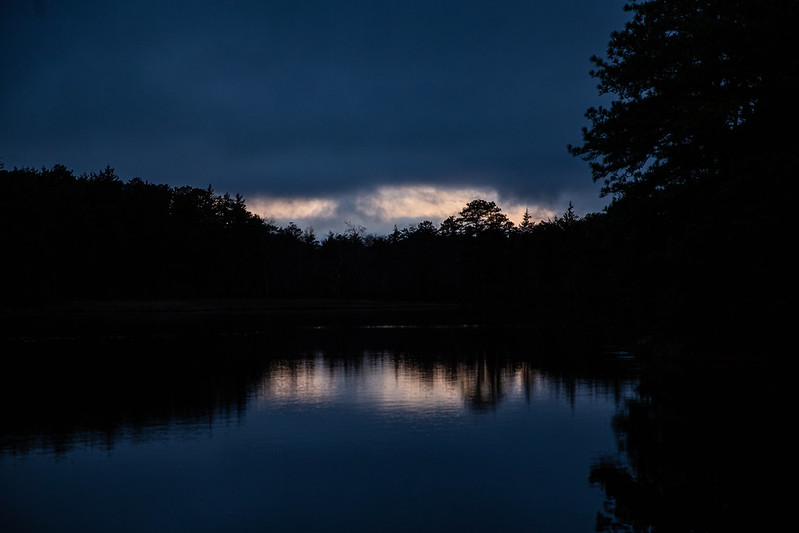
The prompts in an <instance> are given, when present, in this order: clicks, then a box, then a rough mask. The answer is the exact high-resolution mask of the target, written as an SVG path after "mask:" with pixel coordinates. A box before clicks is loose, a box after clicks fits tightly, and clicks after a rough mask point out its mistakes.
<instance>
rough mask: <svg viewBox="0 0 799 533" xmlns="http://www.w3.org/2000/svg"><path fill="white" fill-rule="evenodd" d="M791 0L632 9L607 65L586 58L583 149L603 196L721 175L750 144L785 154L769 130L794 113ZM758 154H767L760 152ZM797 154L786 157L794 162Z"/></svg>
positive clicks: (718, 0)
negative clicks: (592, 84)
mask: <svg viewBox="0 0 799 533" xmlns="http://www.w3.org/2000/svg"><path fill="white" fill-rule="evenodd" d="M798 5H799V3H797V2H796V1H788V2H784V1H776V0H771V1H769V0H767V1H755V0H737V1H730V0H706V1H703V2H694V1H684V0H683V1H677V2H674V1H665V0H650V1H645V2H635V1H631V2H629V3H628V4H627V5H626V6H625V9H626V10H627V11H630V12H632V14H633V15H632V19H631V20H630V21H629V22H628V23H626V24H625V26H624V29H623V30H621V31H616V32H613V34H612V35H611V40H610V43H609V46H608V50H607V58H606V59H603V58H600V57H597V56H594V57H593V58H592V61H593V62H594V63H595V65H596V67H597V68H596V70H594V71H592V72H591V74H592V76H593V77H595V78H596V79H597V80H598V82H599V84H598V88H599V92H600V94H605V93H607V94H611V95H614V96H615V97H616V98H615V100H614V101H613V102H612V103H611V104H610V106H609V107H602V106H600V107H598V108H591V109H589V110H588V112H587V113H586V116H587V118H588V119H589V120H590V122H591V127H590V128H584V129H583V139H584V144H583V145H582V146H579V147H574V146H570V151H571V152H572V154H574V155H576V156H580V157H582V158H583V159H585V160H586V161H589V162H590V163H591V170H592V173H593V177H594V180H595V181H599V180H602V181H603V182H604V187H603V193H604V194H612V195H616V196H624V195H634V196H638V197H640V196H651V195H654V194H657V193H658V192H659V191H663V190H664V189H667V188H669V187H674V186H679V185H684V184H689V183H692V182H695V181H697V180H707V179H713V178H714V177H716V176H718V175H719V174H723V175H724V176H725V177H726V178H727V179H730V173H731V172H733V171H734V170H735V169H736V167H737V166H738V164H740V163H741V162H742V160H743V159H746V158H747V157H749V155H748V154H751V151H750V150H749V146H748V144H749V142H752V141H755V140H756V139H757V138H761V140H760V141H758V144H760V145H762V144H761V143H762V137H761V136H762V135H765V136H766V139H769V141H768V142H769V144H772V147H773V148H776V147H779V146H786V145H785V141H784V140H781V139H780V137H781V135H780V134H778V133H777V131H776V130H775V128H774V127H775V126H777V125H779V124H780V123H784V120H785V117H784V116H780V114H781V113H785V112H790V113H793V114H794V115H795V111H791V110H792V109H794V108H795V105H793V103H794V102H793V100H794V99H795V94H796V88H797V86H798V84H799V81H797V80H799V68H797V66H798V65H799V62H798V61H797V56H796V54H788V53H786V51H787V50H791V49H792V47H793V44H794V42H793V38H792V37H791V35H792V31H793V29H794V28H793V23H792V21H795V20H796V18H797V15H798V14H799V9H798V8H797V6H798ZM759 155H761V156H762V155H765V154H759ZM795 158H796V156H793V160H794V161H795V160H796V159H795Z"/></svg>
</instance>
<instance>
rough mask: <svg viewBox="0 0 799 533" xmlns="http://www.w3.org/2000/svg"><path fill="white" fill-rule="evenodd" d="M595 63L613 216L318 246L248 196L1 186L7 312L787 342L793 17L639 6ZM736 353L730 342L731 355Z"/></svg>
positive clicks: (756, 6)
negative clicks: (163, 310) (113, 306)
mask: <svg viewBox="0 0 799 533" xmlns="http://www.w3.org/2000/svg"><path fill="white" fill-rule="evenodd" d="M628 7H629V9H630V11H631V12H632V15H633V16H632V18H631V21H630V22H629V23H627V25H626V26H625V28H624V29H623V30H620V31H618V32H615V33H614V34H613V35H612V36H611V41H610V45H609V47H608V51H607V57H605V58H604V59H603V58H595V59H594V62H595V64H596V70H595V71H594V72H592V75H593V76H594V77H595V78H596V79H597V80H598V83H599V84H598V87H599V90H600V92H601V93H607V94H610V95H613V96H614V97H615V100H614V101H613V102H612V104H611V105H610V106H609V107H608V108H597V109H590V110H589V111H588V112H587V114H586V116H587V118H588V119H589V122H590V126H589V127H587V128H586V129H585V130H584V132H583V144H582V145H580V146H572V147H570V148H569V149H570V151H571V152H572V153H573V154H574V155H575V156H577V157H581V158H583V159H585V160H586V161H587V162H589V164H590V165H591V168H592V172H593V176H594V179H595V180H596V181H601V182H603V183H604V184H605V187H604V194H606V195H609V196H610V198H611V200H612V201H611V203H610V206H609V207H608V208H607V209H606V210H605V211H604V212H602V213H596V214H589V215H587V216H585V217H578V216H575V214H574V213H573V212H572V211H571V208H570V209H569V210H568V211H567V212H565V213H563V215H562V216H559V217H556V218H555V219H554V220H549V221H545V222H540V223H533V222H532V221H530V220H526V221H525V222H523V223H522V224H521V225H520V226H518V227H514V226H513V225H512V224H511V223H510V222H509V221H508V220H507V218H506V217H505V216H504V215H503V214H502V212H501V210H500V208H499V207H498V206H496V205H494V204H493V203H492V202H486V201H483V200H479V199H478V200H475V201H473V202H471V203H469V204H468V205H467V206H465V207H464V209H463V210H462V211H461V212H460V213H457V214H453V216H452V217H450V218H449V219H447V220H445V221H444V223H443V224H441V225H439V226H436V225H435V224H433V223H432V222H423V223H421V224H418V225H414V226H411V227H406V228H398V229H397V230H396V231H394V232H393V233H392V234H390V235H385V236H377V235H370V234H366V233H365V232H364V231H361V230H360V229H358V228H351V229H349V230H347V231H345V232H344V233H342V234H333V233H331V234H329V235H326V236H322V237H317V236H315V235H314V234H313V232H312V231H310V230H303V229H301V228H299V227H297V226H296V225H294V224H289V225H287V226H285V227H278V226H276V225H274V224H272V223H270V222H269V221H266V220H263V219H261V218H259V217H258V216H256V215H253V214H252V213H250V212H248V211H247V209H246V205H245V201H244V199H243V198H242V197H240V196H236V197H231V196H229V195H228V194H224V195H218V194H215V193H214V191H213V189H212V188H211V187H210V186H209V187H208V189H198V188H193V187H171V186H168V185H163V184H154V183H149V182H147V181H144V180H142V179H139V178H134V179H131V180H129V181H123V180H122V179H120V178H119V177H118V176H117V175H116V174H115V172H114V170H113V169H112V168H110V167H109V168H106V169H105V170H103V171H101V172H99V173H93V174H90V175H81V176H76V175H74V174H73V172H72V171H70V170H69V169H67V168H65V167H64V166H61V165H56V166H54V167H52V168H50V169H46V168H43V169H41V170H35V169H30V168H22V169H18V168H14V169H11V170H2V169H0V187H1V188H2V195H0V224H2V228H3V232H2V235H1V236H0V239H2V240H1V241H0V247H1V248H2V250H3V257H4V260H3V262H2V279H3V280H4V289H3V292H2V300H3V302H2V303H3V305H4V306H6V307H14V306H20V305H25V306H28V305H31V304H51V303H56V302H64V301H74V300H120V299H125V300H131V299H133V300H152V299H178V298H179V299H192V298H215V297H236V298H309V297H323V298H334V299H350V298H368V299H378V300H403V301H435V302H456V303H478V304H485V305H491V306H496V307H497V312H498V313H501V312H507V311H502V310H500V309H501V308H503V307H504V308H507V307H513V308H515V309H517V310H524V311H526V312H528V313H529V314H530V316H533V317H537V318H538V319H539V320H556V321H578V322H583V323H597V324H626V325H630V326H635V327H640V328H643V329H645V330H650V331H657V330H658V329H659V328H662V329H668V330H670V331H682V332H685V333H690V334H696V333H699V332H703V333H704V334H705V335H707V336H708V337H710V338H714V337H715V338H717V336H718V335H723V336H725V337H727V338H729V336H730V335H733V334H734V335H735V338H736V339H739V338H741V339H747V340H755V341H758V342H759V341H768V340H770V339H773V338H775V335H778V334H779V333H780V332H783V331H785V326H786V324H787V318H786V316H787V312H788V304H789V302H788V297H787V284H788V279H789V273H788V265H789V254H790V250H791V248H792V244H793V242H792V241H793V223H792V220H789V218H790V216H789V213H790V211H791V209H790V206H789V204H788V200H789V199H788V195H787V194H786V191H787V190H788V183H789V181H790V179H791V178H793V177H795V175H796V173H797V152H796V150H795V147H794V146H793V142H792V140H793V135H791V134H790V133H786V131H788V132H789V131H791V130H789V129H787V130H786V128H785V126H786V125H788V127H791V126H792V125H793V124H795V123H796V121H795V118H797V117H796V114H797V113H796V106H795V102H794V99H795V97H796V94H799V91H797V89H799V83H797V80H799V70H798V69H797V60H796V58H795V56H794V55H790V54H789V53H788V52H789V50H791V47H790V46H791V43H792V40H791V37H790V35H791V30H792V28H790V23H789V22H787V21H791V20H795V15H796V14H797V2H793V1H791V2H760V1H758V2H754V1H751V0H747V1H735V2H729V1H721V0H718V1H708V2H700V3H697V2H665V1H651V2H640V3H639V2H631V3H630V4H629V6H628ZM736 342H737V340H736Z"/></svg>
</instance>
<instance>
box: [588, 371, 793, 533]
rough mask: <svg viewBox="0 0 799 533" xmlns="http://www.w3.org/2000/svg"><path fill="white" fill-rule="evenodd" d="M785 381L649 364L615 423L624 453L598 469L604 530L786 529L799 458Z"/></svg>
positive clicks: (767, 374) (762, 374)
mask: <svg viewBox="0 0 799 533" xmlns="http://www.w3.org/2000/svg"><path fill="white" fill-rule="evenodd" d="M781 381H782V380H781V379H780V377H779V374H778V373H777V372H775V371H774V370H773V369H770V368H763V367H759V366H754V365H746V366H745V367H744V366H739V365H736V364H731V363H728V364H722V363H719V362H716V363H713V364H712V365H698V364H697V363H696V362H695V361H694V362H692V364H691V366H690V371H686V369H685V368H678V365H676V364H675V365H658V366H657V367H649V370H648V371H647V372H646V373H645V374H644V375H643V376H642V378H641V384H640V392H639V395H638V396H637V397H636V398H634V399H631V400H628V401H627V403H626V405H625V407H624V409H623V410H622V411H621V412H620V413H619V414H618V415H617V416H616V417H615V419H614V427H615V430H616V432H617V435H618V443H619V455H618V456H616V457H613V456H607V457H604V458H602V459H600V460H598V461H597V462H596V463H595V464H594V465H593V466H592V469H591V474H590V480H591V482H592V483H595V484H597V485H600V486H601V487H602V488H603V489H604V492H605V495H606V497H607V501H606V504H605V508H604V510H603V511H602V512H600V513H599V514H598V517H597V528H596V529H597V531H636V532H637V531H652V532H663V531H774V530H778V529H780V528H781V526H782V524H783V522H782V519H783V513H784V512H785V511H783V509H787V507H785V505H786V500H785V498H786V496H787V495H786V494H783V491H784V489H783V488H782V487H781V486H780V483H779V480H780V479H781V477H782V474H781V472H784V471H785V469H786V467H787V463H788V461H790V460H791V459H790V457H792V453H793V452H792V451H788V450H787V443H788V442H789V439H788V435H787V425H788V423H789V420H787V419H786V418H785V411H786V406H787V403H786V401H787V396H788V392H787V390H786V389H783V388H782V386H783V384H781ZM778 526H780V527H778Z"/></svg>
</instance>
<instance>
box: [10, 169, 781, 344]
mask: <svg viewBox="0 0 799 533" xmlns="http://www.w3.org/2000/svg"><path fill="white" fill-rule="evenodd" d="M0 187H2V190H3V194H2V200H1V201H2V209H0V217H2V227H3V232H2V237H1V238H2V249H3V254H4V261H3V266H2V268H3V279H4V280H5V288H4V290H3V301H4V303H5V304H6V305H30V304H41V303H54V302H63V301H70V300H112V299H128V300H129V299H134V300H136V299H174V298H187V299H191V298H219V297H236V298H341V299H348V298H367V299H381V300H397V301H417V302H424V301H428V302H457V303H474V304H485V305H494V306H497V307H498V308H500V307H504V308H506V309H507V308H508V307H510V308H513V309H514V310H516V311H525V312H527V313H529V314H530V315H532V316H534V317H536V319H537V320H540V321H553V322H559V323H564V322H574V321H578V322H582V323H593V324H621V323H625V324H638V323H641V324H644V325H647V326H651V325H653V324H654V325H665V326H667V327H673V326H676V325H679V326H681V327H703V328H704V327H708V328H711V329H712V328H719V327H721V328H727V327H731V324H733V323H735V324H739V325H740V324H741V323H743V324H744V325H746V324H750V325H751V324H752V322H751V320H750V318H751V317H752V316H753V313H758V314H760V315H761V316H759V317H758V318H763V316H765V315H769V316H772V315H774V313H775V312H777V314H779V312H782V311H781V310H782V308H781V307H779V305H780V298H779V297H775V294H774V293H773V292H770V291H769V288H772V291H773V286H774V282H775V280H776V279H779V278H778V277H770V276H771V274H773V273H775V272H777V271H778V270H779V268H777V269H775V268H772V267H773V265H770V263H769V258H768V256H766V255H763V254H762V253H760V252H758V250H755V249H753V248H752V245H753V243H757V242H758V239H757V236H758V233H757V232H759V231H761V228H758V227H753V228H750V229H749V230H745V229H743V226H740V220H739V219H737V218H736V219H725V220H717V219H714V218H712V217H710V218H709V219H708V220H702V219H701V217H700V216H699V215H698V214H697V213H698V211H701V209H694V210H693V211H690V210H689V209H688V208H687V207H684V208H683V209H681V210H678V209H676V208H673V209H672V210H673V211H675V210H676V212H675V213H671V214H663V213H661V212H657V211H656V210H653V211H652V212H650V213H641V212H639V211H641V210H644V211H646V210H647V206H646V205H645V204H644V203H642V201H640V200H639V201H637V202H632V201H630V202H616V203H614V204H613V206H612V207H611V209H609V210H608V211H607V212H604V213H597V214H589V215H587V216H585V217H579V216H576V215H575V214H574V212H573V210H572V209H571V206H570V207H569V209H568V210H567V211H566V212H565V213H563V214H562V215H561V216H557V217H555V218H554V219H553V220H548V221H544V222H539V223H533V222H532V221H531V220H530V219H529V217H525V220H524V221H523V222H522V223H521V224H520V225H519V226H514V225H513V224H512V223H511V222H510V221H509V220H508V219H507V217H506V216H505V214H504V213H502V211H501V209H500V208H499V207H498V206H497V205H496V204H494V202H489V201H485V200H475V201H472V202H470V203H469V204H467V205H466V206H465V207H464V208H463V209H462V210H461V211H460V212H459V213H457V214H453V215H452V216H451V217H449V218H448V219H446V220H445V221H444V222H443V223H442V224H440V225H438V226H436V225H435V224H433V223H432V222H430V221H425V222H422V223H419V224H415V225H411V226H408V227H404V228H395V230H394V232H393V233H391V234H389V235H384V236H378V235H372V234H368V233H366V231H365V230H364V229H363V228H357V227H350V228H348V229H347V230H346V231H344V232H343V233H332V232H331V233H329V234H328V235H326V236H324V237H321V238H318V237H317V236H316V235H314V233H313V231H311V230H309V229H306V230H302V229H301V228H299V227H298V226H297V225H295V224H294V223H290V224H288V225H286V226H283V227H280V226H277V225H275V224H274V223H271V222H270V221H267V220H264V219H262V218H260V217H258V216H257V215H255V214H252V213H250V212H249V211H248V210H247V209H246V205H245V201H244V199H243V198H242V197H241V196H236V197H231V196H230V195H228V194H223V195H218V194H216V193H214V192H213V189H212V188H211V187H210V186H209V187H208V188H207V189H199V188H193V187H170V186H168V185H162V184H153V183H149V182H146V181H143V180H141V179H139V178H134V179H131V180H130V181H127V182H124V181H123V180H121V179H120V178H119V177H118V176H117V175H116V174H115V173H114V170H113V169H111V168H106V169H105V170H103V171H102V172H99V173H93V174H90V175H82V176H75V175H74V174H73V173H72V172H71V171H70V170H68V169H67V168H65V167H64V166H61V165H56V166H54V167H53V168H52V169H41V170H34V169H29V168H23V169H16V168H15V169H13V170H0ZM694 197H696V194H693V195H692V196H691V198H694ZM649 207H650V208H652V207H653V206H652V205H650V206H649ZM633 210H635V212H632V211H633ZM731 225H732V226H731ZM732 227H736V228H738V229H737V234H736V237H737V238H739V239H741V241H740V242H741V243H742V244H744V243H747V244H745V245H746V246H748V247H749V249H741V248H740V247H739V246H737V245H735V243H732V245H731V241H730V231H731V228H732ZM763 238H764V239H765V237H763ZM769 242H770V241H769ZM783 305H784V301H783ZM775 306H777V307H775ZM775 316H776V315H775ZM747 317H750V318H747ZM772 318H773V317H772ZM736 327H737V326H736Z"/></svg>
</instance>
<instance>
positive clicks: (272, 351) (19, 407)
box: [0, 328, 629, 454]
mask: <svg viewBox="0 0 799 533" xmlns="http://www.w3.org/2000/svg"><path fill="white" fill-rule="evenodd" d="M533 345H534V343H532V342H531V341H530V339H529V337H526V336H525V337H524V338H521V339H514V340H513V341H511V340H510V339H509V337H508V336H507V335H503V336H497V335H496V332H494V331H482V330H479V329H471V328H468V329H458V328H454V329H453V328H356V329H341V328H304V329H294V330H287V331H283V332H282V333H281V334H280V335H276V334H274V332H270V333H262V332H254V333H253V332H248V333H246V334H242V333H234V334H231V333H230V332H225V334H218V333H216V334H212V335H205V334H199V335H150V336H143V337H130V336H113V337H103V338H99V339H98V338H91V339H86V338H71V339H69V338H63V337H61V338H57V339H50V340H43V341H37V342H27V341H26V342H21V343H16V344H15V345H13V346H9V345H6V347H7V348H11V349H12V350H13V351H9V352H8V353H13V354H14V356H13V357H10V358H9V364H8V366H7V370H8V372H6V373H5V374H4V375H3V378H2V379H3V383H2V385H3V386H2V387H0V388H1V389H2V391H1V392H0V401H2V404H0V405H1V407H0V410H1V411H2V415H3V419H4V425H3V429H2V431H1V432H0V453H13V454H26V453H30V452H32V451H49V452H54V453H59V454H63V453H66V452H68V451H69V450H70V449H72V448H73V447H75V446H76V445H80V446H91V447H104V448H107V449H112V448H113V447H114V445H115V443H116V442H117V441H118V440H120V439H122V440H131V441H145V440H148V439H154V438H159V437H167V436H169V435H172V434H174V433H176V432H182V433H186V432H207V431H211V430H212V429H213V428H214V427H215V426H219V425H229V424H237V423H240V422H241V420H242V419H243V417H244V416H245V415H246V412H247V410H248V409H251V408H256V409H263V408H266V407H269V408H278V407H279V406H280V405H285V404H308V405H311V404H330V403H344V404H351V405H354V404H358V405H368V406H369V408H370V409H374V410H382V411H392V412H406V413H416V414H419V413H433V412H435V413H438V414H442V413H449V414H456V413H458V412H459V411H461V410H463V409H466V410H469V411H473V412H483V411H492V410H494V409H496V408H497V406H499V405H501V404H502V403H503V402H504V401H505V400H506V399H508V398H512V399H514V400H515V401H526V402H530V401H532V400H534V399H535V398H536V397H537V396H541V397H545V396H548V395H556V396H562V397H563V398H565V399H566V400H567V401H572V402H573V399H574V397H575V394H576V391H577V390H578V389H579V388H583V389H585V388H588V389H597V390H600V391H602V393H603V394H611V395H613V396H615V397H616V398H617V400H618V399H620V398H621V397H622V396H623V395H624V393H625V390H626V388H627V387H628V386H629V385H628V383H629V382H628V381H626V378H625V376H624V375H623V373H619V371H618V370H619V369H618V368H615V367H609V366H607V365H605V364H603V365H602V366H601V367H600V368H594V369H590V368H586V367H585V365H582V366H581V369H580V370H579V371H578V372H575V371H574V368H573V366H572V365H571V364H566V365H563V360H561V359H558V363H557V364H554V363H552V362H551V361H548V360H547V358H546V357H543V358H541V357H538V358H536V357H535V354H534V353H533V354H531V346H533ZM511 346H513V349H511V348H510V347H511ZM545 353H546V354H551V353H552V352H551V351H547V352H545Z"/></svg>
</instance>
